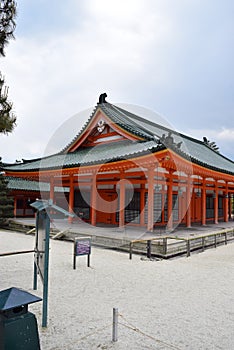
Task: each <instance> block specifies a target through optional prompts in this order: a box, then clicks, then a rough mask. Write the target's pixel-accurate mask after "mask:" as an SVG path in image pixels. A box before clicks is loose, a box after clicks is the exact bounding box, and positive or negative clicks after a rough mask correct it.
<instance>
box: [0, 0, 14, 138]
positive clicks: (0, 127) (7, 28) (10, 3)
mask: <svg viewBox="0 0 234 350" xmlns="http://www.w3.org/2000/svg"><path fill="white" fill-rule="evenodd" d="M15 17H16V3H15V1H14V0H0V56H5V51H4V49H5V46H6V45H7V44H8V42H9V40H10V39H14V34H13V33H14V30H15V20H14V19H15ZM15 125H16V117H15V115H14V113H13V112H12V103H11V102H10V101H8V87H6V86H5V85H4V78H3V76H2V74H1V72H0V132H2V133H4V134H7V133H8V132H12V130H13V129H14V127H15Z"/></svg>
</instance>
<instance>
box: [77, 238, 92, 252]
mask: <svg viewBox="0 0 234 350" xmlns="http://www.w3.org/2000/svg"><path fill="white" fill-rule="evenodd" d="M75 254H76V255H88V254H91V239H88V238H85V239H84V238H83V239H77V240H76V247H75Z"/></svg>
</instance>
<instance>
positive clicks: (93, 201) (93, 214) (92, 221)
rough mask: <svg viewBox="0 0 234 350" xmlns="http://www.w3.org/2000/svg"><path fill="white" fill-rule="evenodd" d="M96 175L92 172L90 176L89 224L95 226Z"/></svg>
mask: <svg viewBox="0 0 234 350" xmlns="http://www.w3.org/2000/svg"><path fill="white" fill-rule="evenodd" d="M96 175H97V173H96V172H95V173H93V178H92V188H91V204H90V209H91V225H93V226H96V224H97V209H96V208H97V195H98V194H97V185H96Z"/></svg>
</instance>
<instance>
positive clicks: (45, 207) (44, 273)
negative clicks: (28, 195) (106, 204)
mask: <svg viewBox="0 0 234 350" xmlns="http://www.w3.org/2000/svg"><path fill="white" fill-rule="evenodd" d="M30 205H31V206H32V207H33V208H35V209H36V210H37V215H36V235H35V250H34V251H35V254H34V273H33V289H34V290H36V289H37V275H39V276H40V278H41V281H42V284H43V306H42V327H47V309H48V279H49V249H50V247H49V245H50V216H49V213H50V211H51V209H53V210H55V211H58V212H60V213H62V214H64V215H66V216H71V217H74V216H75V215H74V214H71V213H69V212H68V211H66V210H64V209H63V208H60V207H58V206H57V205H55V204H53V201H52V200H50V199H49V200H48V201H45V200H38V201H36V202H34V203H32V204H30Z"/></svg>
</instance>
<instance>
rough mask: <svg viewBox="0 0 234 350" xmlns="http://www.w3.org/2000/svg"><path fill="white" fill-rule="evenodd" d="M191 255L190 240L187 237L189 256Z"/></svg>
mask: <svg viewBox="0 0 234 350" xmlns="http://www.w3.org/2000/svg"><path fill="white" fill-rule="evenodd" d="M189 256H190V240H189V239H187V257H189Z"/></svg>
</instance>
